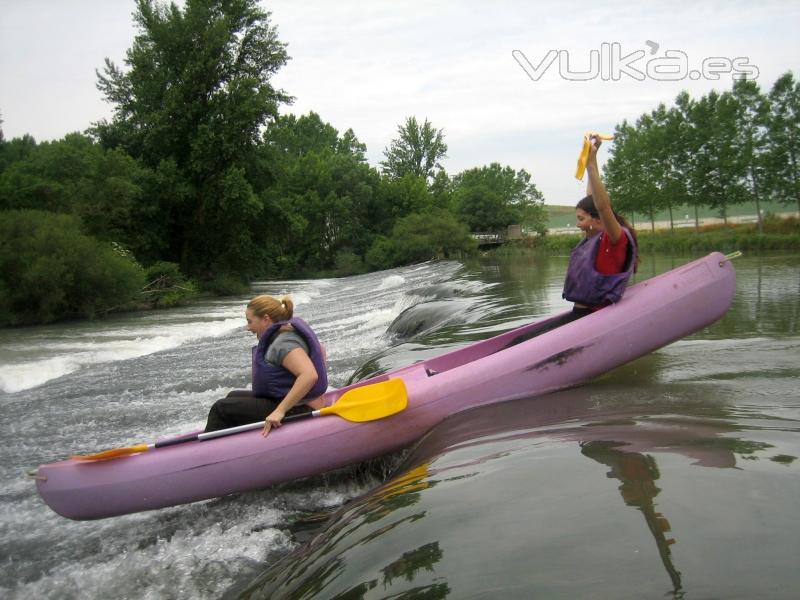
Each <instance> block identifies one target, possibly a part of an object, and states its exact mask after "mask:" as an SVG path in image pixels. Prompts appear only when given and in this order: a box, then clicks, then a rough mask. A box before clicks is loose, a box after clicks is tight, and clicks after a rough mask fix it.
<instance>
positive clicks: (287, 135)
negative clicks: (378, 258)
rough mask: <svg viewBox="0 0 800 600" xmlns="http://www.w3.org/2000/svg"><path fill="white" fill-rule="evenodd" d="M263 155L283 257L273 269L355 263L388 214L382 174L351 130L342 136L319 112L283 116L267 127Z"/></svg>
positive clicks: (266, 196)
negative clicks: (383, 199) (382, 193)
mask: <svg viewBox="0 0 800 600" xmlns="http://www.w3.org/2000/svg"><path fill="white" fill-rule="evenodd" d="M259 156H260V161H259V165H258V167H257V170H258V172H259V174H260V175H259V178H260V181H261V182H262V183H261V184H260V186H263V187H261V190H262V191H261V194H262V198H263V201H264V204H265V221H266V222H268V223H270V225H271V227H270V229H271V231H272V232H273V238H272V239H273V240H275V241H276V242H277V255H278V256H280V259H279V260H280V262H279V263H276V264H275V268H276V269H277V270H279V271H280V272H282V273H284V274H288V273H290V272H292V271H301V272H307V271H319V270H328V269H331V268H337V267H338V268H340V270H342V271H345V270H348V271H352V270H354V269H357V268H358V262H359V261H360V260H362V259H363V257H364V255H365V254H366V252H367V250H368V248H369V247H370V245H371V243H372V241H373V238H374V233H375V232H376V223H380V222H381V221H383V222H385V221H386V220H387V219H388V218H389V217H390V215H389V214H388V207H386V206H383V205H380V203H379V202H380V201H379V199H378V194H376V191H377V188H378V187H379V185H380V184H379V175H378V173H377V172H376V171H375V170H374V169H372V168H371V167H370V166H369V165H368V164H367V162H366V158H365V147H364V145H363V144H361V143H360V142H359V141H358V139H357V138H356V137H355V135H354V134H353V132H352V130H348V131H346V132H345V133H344V134H343V135H341V136H340V135H339V133H338V131H337V130H336V129H335V128H334V127H332V126H331V125H330V124H328V123H324V122H323V121H322V120H321V119H320V117H319V115H317V114H316V113H313V112H312V113H310V114H309V115H303V116H301V117H295V116H294V115H287V116H282V117H280V118H279V119H278V120H277V121H276V122H275V123H274V124H273V125H271V126H270V127H269V128H268V130H267V132H266V133H265V135H264V145H263V147H262V148H261V149H260V150H259ZM354 257H355V258H354ZM356 259H357V260H356Z"/></svg>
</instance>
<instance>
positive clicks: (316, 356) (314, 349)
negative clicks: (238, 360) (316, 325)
mask: <svg viewBox="0 0 800 600" xmlns="http://www.w3.org/2000/svg"><path fill="white" fill-rule="evenodd" d="M284 325H291V326H292V327H293V328H294V330H295V331H296V332H297V333H299V334H300V336H301V337H302V338H303V339H304V340H305V341H306V343H307V344H308V352H309V358H310V359H311V362H312V363H313V365H314V368H315V369H316V370H317V382H316V383H315V384H314V387H312V388H311V389H310V390H309V392H308V394H306V395H305V397H304V398H303V399H302V400H300V402H299V404H303V403H304V401H307V400H313V399H314V398H316V397H317V396H320V395H321V394H323V393H324V392H325V390H327V389H328V371H327V369H326V368H325V359H324V358H323V352H322V345H321V344H320V343H319V339H318V338H317V334H315V333H314V330H313V329H311V327H310V326H309V325H308V323H306V322H305V321H303V319H298V318H294V319H290V320H288V321H280V322H278V323H273V324H272V325H270V326H269V327H268V328H267V330H266V331H265V332H264V333H263V334H262V335H261V337H260V338H259V340H258V344H257V345H256V346H253V394H254V395H256V396H259V397H265V398H276V399H279V400H282V399H283V397H284V396H286V394H288V393H289V390H290V389H292V386H293V385H294V382H295V380H296V379H297V378H296V377H295V376H294V373H292V372H291V371H289V370H288V369H285V368H284V367H281V366H275V365H271V364H269V363H268V362H267V360H266V355H267V349H268V348H269V346H270V344H271V343H272V342H273V341H274V340H275V338H276V337H277V336H278V335H279V331H278V330H279V329H280V328H281V327H283V326H284Z"/></svg>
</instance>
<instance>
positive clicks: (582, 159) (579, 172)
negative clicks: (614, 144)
mask: <svg viewBox="0 0 800 600" xmlns="http://www.w3.org/2000/svg"><path fill="white" fill-rule="evenodd" d="M592 137H596V138H598V139H601V140H605V141H611V140H613V139H614V136H613V135H605V134H603V133H587V134H586V135H585V136H583V147H581V153H580V154H579V155H578V168H577V169H576V170H575V179H583V174H584V173H585V172H586V163H588V162H589V150H590V148H591V145H592Z"/></svg>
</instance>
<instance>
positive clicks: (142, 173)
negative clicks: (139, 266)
mask: <svg viewBox="0 0 800 600" xmlns="http://www.w3.org/2000/svg"><path fill="white" fill-rule="evenodd" d="M15 141H16V140H15ZM12 145H13V144H12ZM21 149H24V152H23V154H24V158H20V159H19V160H15V161H14V162H13V163H12V164H11V165H10V166H8V167H7V168H6V169H5V170H4V171H3V172H2V173H0V198H2V208H5V209H23V208H28V209H36V210H48V211H52V212H62V213H69V214H73V215H76V216H78V217H80V219H81V221H82V222H83V223H84V224H85V226H86V230H87V232H88V233H89V234H90V235H92V236H95V237H97V238H100V239H104V240H107V241H113V242H117V243H119V244H122V245H123V246H125V247H126V248H128V249H130V250H131V251H133V253H134V254H135V256H136V257H137V259H139V260H144V261H145V262H149V261H150V260H152V259H155V258H156V257H157V256H158V254H159V253H160V252H161V251H162V247H161V244H162V240H163V239H164V238H165V237H166V231H165V230H164V228H163V225H161V223H163V215H162V214H159V210H158V206H157V205H156V204H155V203H154V202H153V199H152V196H151V195H150V194H148V190H151V189H153V188H154V187H155V182H154V177H153V173H152V172H151V171H150V170H148V169H146V168H144V167H142V166H141V165H140V164H138V163H137V162H136V161H134V160H133V159H132V158H131V157H130V156H128V155H127V154H125V153H124V152H123V151H122V150H119V149H115V150H104V149H103V148H102V147H101V146H99V145H98V144H96V143H94V142H92V140H91V139H89V138H88V137H86V136H84V135H82V134H79V133H72V134H69V135H67V136H66V137H64V139H62V140H57V141H54V142H44V143H42V144H39V145H34V146H31V147H28V146H27V144H25V143H23V145H22V146H21ZM17 150H19V149H17Z"/></svg>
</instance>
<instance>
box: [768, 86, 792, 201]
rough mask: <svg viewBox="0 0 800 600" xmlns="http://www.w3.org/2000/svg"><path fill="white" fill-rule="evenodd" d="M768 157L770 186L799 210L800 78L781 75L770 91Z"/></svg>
mask: <svg viewBox="0 0 800 600" xmlns="http://www.w3.org/2000/svg"><path fill="white" fill-rule="evenodd" d="M769 100H770V114H769V124H768V128H769V137H768V141H767V146H768V149H767V160H768V163H769V167H768V177H769V187H770V189H771V190H772V193H773V195H775V196H776V197H777V199H778V200H779V201H781V202H783V203H786V204H789V203H791V202H794V203H796V205H797V210H798V212H800V82H796V81H795V79H794V76H793V75H792V73H791V72H788V73H786V74H784V75H782V76H781V77H780V78H778V80H777V81H776V82H775V83H774V85H773V86H772V89H771V90H770V93H769Z"/></svg>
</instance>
